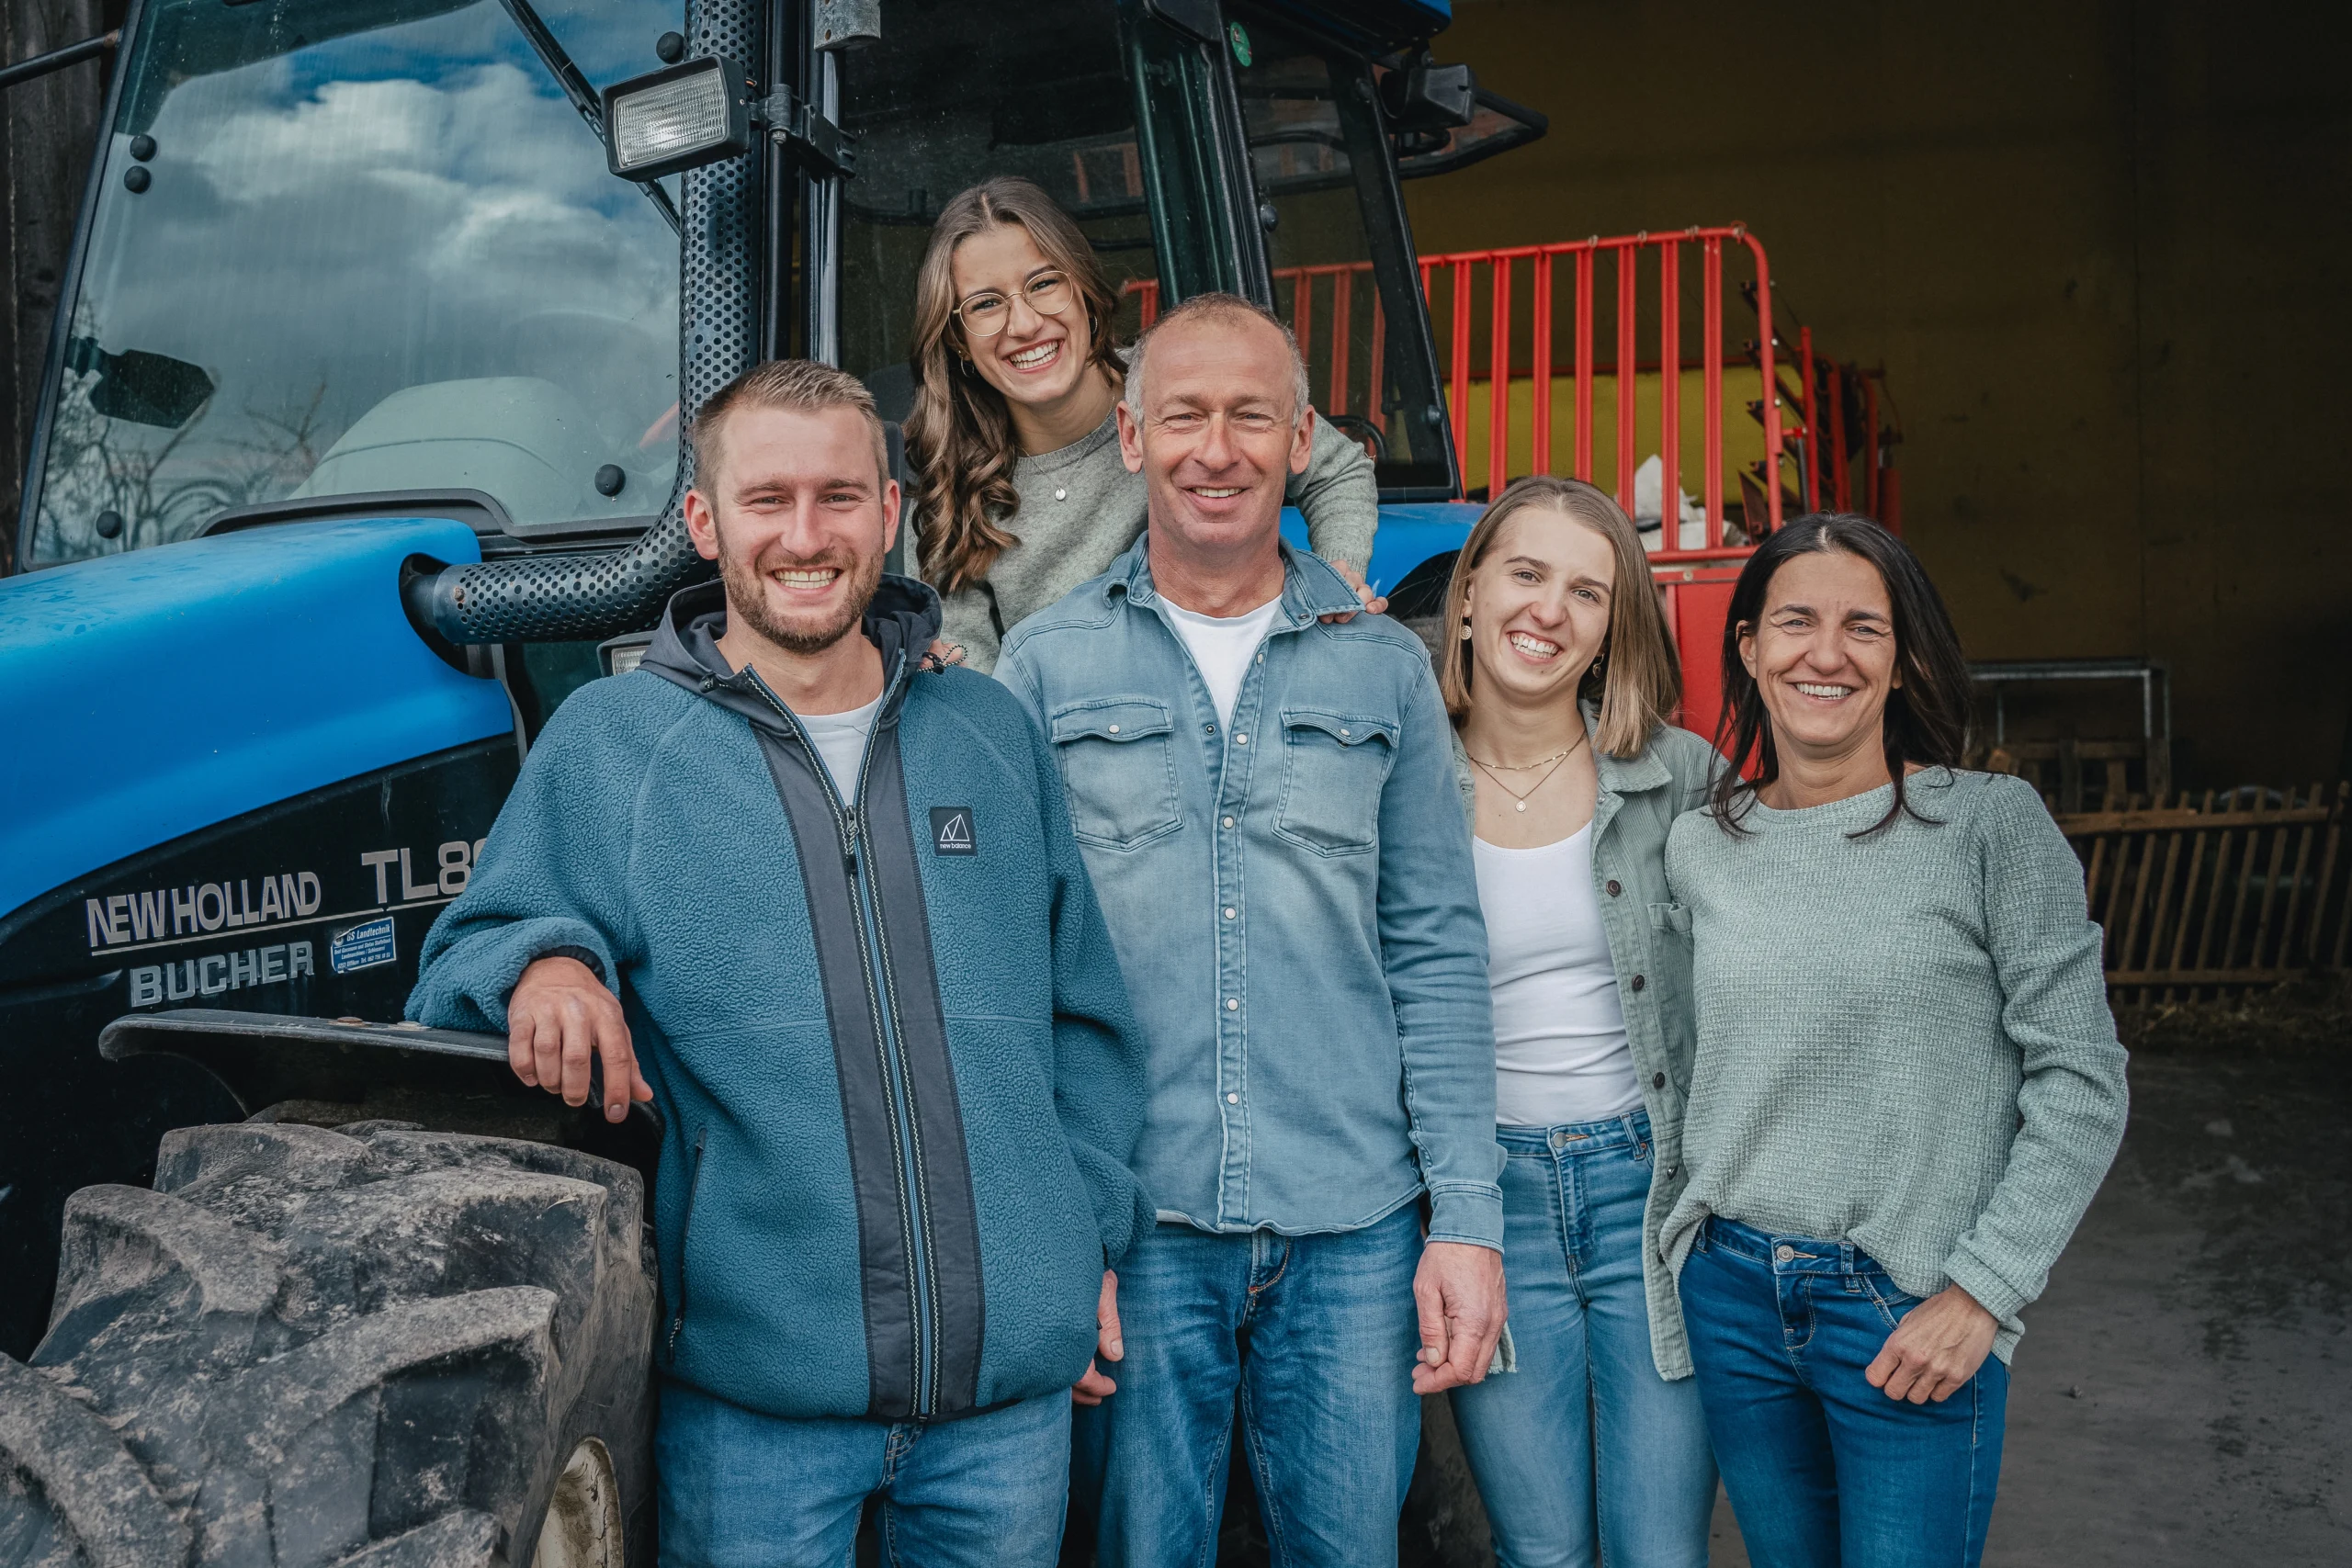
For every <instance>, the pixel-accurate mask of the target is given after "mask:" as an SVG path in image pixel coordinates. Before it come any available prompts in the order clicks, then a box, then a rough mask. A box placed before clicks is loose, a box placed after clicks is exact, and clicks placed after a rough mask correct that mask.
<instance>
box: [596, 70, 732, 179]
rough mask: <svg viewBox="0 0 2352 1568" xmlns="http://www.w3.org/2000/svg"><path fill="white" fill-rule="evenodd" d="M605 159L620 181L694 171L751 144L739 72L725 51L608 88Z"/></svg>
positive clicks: (730, 155)
mask: <svg viewBox="0 0 2352 1568" xmlns="http://www.w3.org/2000/svg"><path fill="white" fill-rule="evenodd" d="M605 133H606V146H605V160H606V162H607V163H608V164H610V165H611V168H612V171H613V173H615V174H616V175H620V176H621V177H622V178H623V179H630V180H652V179H659V178H661V177H662V175H674V174H676V173H677V172H678V171H680V170H681V169H696V168H700V167H701V166H702V165H703V164H715V163H718V161H719V160H720V159H722V158H736V157H741V155H742V154H743V153H745V152H749V151H751V147H752V105H751V99H750V96H749V94H748V93H747V92H746V90H745V88H744V86H743V72H742V69H741V67H740V66H738V65H737V64H736V63H735V62H733V61H731V60H729V59H728V58H727V57H726V56H724V55H718V54H712V55H706V56H704V57H703V58H702V59H700V60H689V61H687V62H685V63H684V64H683V65H673V66H669V67H667V68H665V69H663V70H660V71H652V72H648V73H646V74H644V75H642V76H633V77H631V78H630V79H629V80H628V81H626V82H617V83H615V84H614V85H612V86H610V87H607V88H605Z"/></svg>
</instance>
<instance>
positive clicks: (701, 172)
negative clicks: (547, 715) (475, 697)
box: [408, 0, 767, 644]
mask: <svg viewBox="0 0 2352 1568" xmlns="http://www.w3.org/2000/svg"><path fill="white" fill-rule="evenodd" d="M765 8H766V7H765V6H763V5H762V4H761V0H688V4H687V6H686V36H687V50H688V51H689V52H690V53H693V54H723V55H727V56H729V57H730V58H732V59H736V60H763V59H765V58H767V55H766V51H764V50H763V49H762V48H761V24H760V13H761V12H762V11H763V9H765ZM684 177H685V204H684V205H685V210H684V224H683V227H682V228H681V230H680V241H679V249H678V372H679V374H678V384H679V385H678V413H679V420H678V446H679V450H678V478H677V482H676V483H675V484H674V485H673V486H672V487H671V491H670V500H669V502H668V504H666V505H665V506H663V507H662V515H661V517H660V518H659V519H657V520H656V521H655V523H654V524H653V525H652V526H651V527H650V528H648V529H646V531H645V533H644V535H643V536H641V537H640V538H639V540H638V541H637V543H636V544H634V545H632V546H630V547H628V549H625V550H619V551H616V552H613V553H610V554H604V555H577V556H537V557H530V558H523V559H519V560H498V561H482V562H479V563H476V564H470V565H465V566H452V567H446V568H444V569H443V570H440V571H438V572H435V573H434V574H433V575H431V576H429V577H424V576H420V577H418V578H416V579H414V580H413V586H412V588H411V590H410V593H409V599H408V604H409V614H410V615H411V617H412V618H413V619H415V620H417V621H418V622H420V623H421V627H420V629H424V628H430V630H431V631H432V632H433V633H435V634H437V635H438V636H439V637H441V638H443V639H444V640H446V641H447V642H451V643H458V644H467V643H496V642H576V641H588V640H602V639H603V638H605V637H614V636H617V635H618V634H620V633H622V632H631V631H640V630H642V629H644V628H645V627H647V626H651V625H652V624H653V623H654V621H655V620H656V619H658V618H659V617H660V615H661V614H662V605H664V604H668V603H669V601H670V596H671V595H672V594H673V593H675V592H677V591H678V590H679V589H681V588H684V587H685V586H686V585H687V584H688V583H690V582H694V581H699V580H700V579H702V578H704V577H707V576H708V575H709V574H710V572H711V571H712V570H713V568H712V566H711V564H710V563H709V562H708V561H706V560H705V559H703V558H702V557H701V556H699V555H697V554H696V553H695V547H694V542H693V541H692V540H690V539H689V538H687V536H686V515H685V499H686V490H687V487H688V486H689V485H691V484H692V483H693V482H694V449H693V447H692V446H689V445H687V442H686V432H687V431H688V430H690V429H692V428H693V423H694V416H695V412H696V411H698V410H699V409H700V408H701V407H702V405H703V403H704V402H705V401H706V400H707V399H708V398H709V397H710V395H711V394H712V393H714V392H716V391H718V389H720V388H721V387H724V386H725V385H727V383H728V382H729V381H731V380H733V379H734V378H736V377H738V376H740V375H741V374H742V373H743V372H744V371H746V370H749V369H750V368H751V367H752V365H753V364H754V363H756V361H757V360H758V358H759V352H760V299H759V276H760V254H759V231H760V197H761V190H760V186H761V180H760V159H759V155H758V154H757V152H751V153H746V154H745V155H744V156H742V157H740V158H732V159H729V160H727V161H726V162H724V163H718V164H709V165H707V166H706V167H703V168H699V169H691V170H688V171H687V173H686V175H685V176H684Z"/></svg>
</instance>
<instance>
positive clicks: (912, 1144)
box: [748, 657, 939, 1416]
mask: <svg viewBox="0 0 2352 1568" xmlns="http://www.w3.org/2000/svg"><path fill="white" fill-rule="evenodd" d="M906 669H907V666H906V662H905V660H904V658H903V657H901V659H900V660H899V669H898V671H896V672H895V673H894V674H893V675H892V677H891V679H890V680H889V681H888V682H886V684H885V686H884V690H883V693H882V701H881V702H880V704H879V705H877V706H876V708H875V713H874V728H872V729H870V730H868V731H867V732H866V736H865V752H864V754H863V755H862V756H861V757H860V758H859V760H858V771H857V780H858V787H857V796H858V798H857V802H856V804H855V805H854V806H844V805H843V803H842V798H841V795H840V793H839V791H838V790H836V789H835V788H834V785H833V776H832V770H831V769H830V768H828V767H827V766H826V765H825V761H824V759H823V758H822V757H820V756H819V755H818V754H817V749H816V747H815V746H814V745H812V744H811V743H810V742H809V736H808V733H807V732H806V731H805V730H803V729H802V728H800V721H799V720H798V719H797V718H796V717H794V716H793V713H792V710H791V709H790V708H787V707H786V706H785V705H784V704H783V703H782V702H781V701H779V700H778V699H777V697H776V694H775V693H774V692H772V691H770V690H769V689H768V685H767V682H764V681H763V680H761V679H760V677H759V673H758V671H748V673H749V674H750V675H751V678H752V684H753V685H754V686H755V687H757V688H758V690H759V693H760V694H761V696H763V697H764V698H765V699H766V700H767V703H768V705H769V706H770V707H773V708H775V711H776V713H777V714H778V715H779V716H781V717H782V718H783V719H784V721H785V723H786V725H787V726H788V727H789V728H790V729H791V731H792V736H793V739H795V740H797V741H798V742H799V745H800V750H801V752H802V754H803V755H804V756H805V757H807V759H808V761H809V769H810V771H811V772H813V773H815V774H816V776H817V784H818V787H819V788H820V789H821V790H822V791H823V792H824V795H825V800H826V803H827V804H828V806H830V807H831V809H832V813H833V830H834V832H835V834H836V836H837V837H838V839H839V840H840V843H841V847H842V873H843V874H844V875H845V876H846V877H847V879H848V881H849V885H850V892H851V895H852V898H853V901H854V903H855V904H856V906H857V913H858V931H857V946H858V955H859V957H860V958H861V959H862V960H863V961H864V962H863V964H862V967H863V968H864V970H865V1003H866V1008H867V1010H868V1011H869V1012H870V1013H871V1014H872V1015H873V1018H874V1024H875V1037H876V1048H877V1050H878V1051H879V1053H880V1066H881V1068H882V1082H883V1087H884V1089H885V1091H886V1092H887V1093H888V1095H889V1097H890V1141H891V1152H892V1154H893V1156H895V1158H896V1164H897V1168H898V1171H899V1227H900V1230H901V1232H902V1235H903V1237H904V1240H905V1244H906V1249H907V1294H908V1299H909V1304H910V1307H911V1308H912V1311H913V1314H914V1328H915V1367H914V1374H915V1386H914V1388H913V1389H911V1390H910V1391H909V1393H910V1395H911V1400H910V1403H911V1404H912V1407H913V1414H914V1415H916V1416H929V1415H931V1414H932V1413H933V1410H934V1409H935V1408H936V1407H937V1404H938V1399H939V1388H938V1382H939V1367H938V1363H939V1357H938V1346H937V1340H938V1323H939V1298H938V1284H937V1281H936V1280H934V1279H933V1276H932V1270H931V1258H930V1246H929V1244H930V1240H931V1213H930V1208H929V1205H928V1203H927V1201H926V1200H925V1193H926V1192H927V1191H928V1190H929V1181H928V1179H927V1177H926V1174H925V1169H924V1166H923V1158H922V1140H921V1138H920V1137H919V1136H918V1135H917V1133H916V1128H915V1119H914V1113H913V1099H914V1091H913V1089H912V1087H911V1084H910V1078H911V1075H910V1072H909V1070H908V1066H907V1060H906V1048H905V1045H904V1044H903V1043H902V1042H901V1041H900V1040H899V1028H898V1016H897V1010H896V1008H895V1007H893V1006H892V999H893V998H892V996H891V995H886V993H894V992H895V985H894V983H893V981H892V979H891V976H890V974H889V957H888V943H887V942H885V941H884V940H883V937H882V929H883V924H884V921H883V911H882V900H881V892H880V890H879V889H878V888H877V887H876V886H875V885H874V880H873V877H872V875H871V874H870V868H869V864H868V862H869V859H870V856H869V853H867V852H868V851H870V848H871V840H870V839H869V838H868V837H867V834H866V830H865V798H866V781H867V779H868V778H869V777H870V775H871V771H872V765H873V761H874V741H875V737H876V735H878V734H880V733H881V728H882V721H883V715H884V714H886V713H887V712H888V710H889V707H890V702H891V698H892V697H893V696H895V695H896V694H897V692H898V689H899V685H900V684H901V682H903V681H904V680H905V678H906Z"/></svg>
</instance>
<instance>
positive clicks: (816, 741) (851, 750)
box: [793, 697, 882, 800]
mask: <svg viewBox="0 0 2352 1568" xmlns="http://www.w3.org/2000/svg"><path fill="white" fill-rule="evenodd" d="M881 708H882V699H881V698H880V697H876V698H875V699H874V700H873V701H872V702H870V703H868V704H866V705H865V706H864V707H862V708H852V709H850V710H849V711H848V712H847V713H800V714H795V715H793V717H795V718H797V719H798V720H799V721H800V728H803V729H805V730H807V731H808V732H809V744H811V745H813V746H815V747H816V748H817V755H819V756H820V757H822V758H823V759H825V766H826V768H827V769H828V770H829V771H830V772H831V773H832V775H833V787H834V788H835V789H837V790H839V791H841V795H842V799H843V800H855V799H856V798H857V776H858V772H859V770H860V769H862V768H864V767H865V737H866V734H867V732H868V731H870V730H871V729H873V728H874V716H875V715H876V713H878V712H880V711H881Z"/></svg>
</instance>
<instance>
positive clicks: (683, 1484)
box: [653, 1383, 1069, 1568]
mask: <svg viewBox="0 0 2352 1568" xmlns="http://www.w3.org/2000/svg"><path fill="white" fill-rule="evenodd" d="M653 1448H654V1460H655V1462H656V1464H657V1465H658V1466H659V1468H660V1471H661V1477H662V1564H663V1568H685V1565H688V1564H691V1565H693V1568H705V1565H708V1568H847V1564H848V1563H849V1562H850V1560H851V1553H852V1551H854V1547H855V1543H856V1540H857V1521H858V1515H859V1513H860V1511H861V1510H862V1509H863V1508H864V1507H865V1500H866V1499H867V1498H868V1497H871V1496H874V1495H876V1494H879V1495H880V1496H881V1498H882V1511H881V1520H880V1536H881V1547H882V1561H883V1562H886V1563H891V1564H899V1563H904V1564H908V1565H909V1568H995V1565H999V1564H1002V1565H1005V1568H1052V1564H1053V1563H1054V1562H1055V1560H1056V1558H1057V1556H1058V1555H1059V1552H1060V1551H1061V1540H1062V1517H1063V1513H1064V1510H1065V1508H1066V1506H1067V1505H1068V1501H1069V1395H1068V1394H1067V1393H1048V1394H1040V1395H1038V1396H1037V1397H1036V1398H1035V1399H1024V1400H1023V1401H1022V1402H1021V1403H1019V1404H1008V1405H1006V1406H1005V1407H1004V1408H1002V1409H1001V1410H991V1411H989V1412H988V1413H986V1414H985V1415H980V1416H965V1417H963V1418H962V1419H961V1420H956V1421H945V1422H940V1423H938V1424H936V1425H930V1426H923V1425H918V1424H916V1423H914V1422H899V1423H896V1424H893V1423H891V1422H888V1421H853V1420H805V1421H788V1420H785V1419H782V1418H780V1417H777V1416H763V1415H761V1414H760V1413H759V1412H757V1411H754V1410H746V1409H744V1408H743V1407H742V1406H741V1405H737V1404H728V1403H727V1402H726V1401H725V1400H723V1399H713V1398H712V1397H711V1396H710V1395H708V1394H707V1393H696V1392H695V1391H694V1390H693V1389H689V1388H687V1387H685V1386H684V1384H682V1383H669V1384H665V1385H664V1386H663V1388H662V1422H661V1426H660V1427H659V1428H658V1429H657V1430H656V1432H655V1434H654V1439H653Z"/></svg>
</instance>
